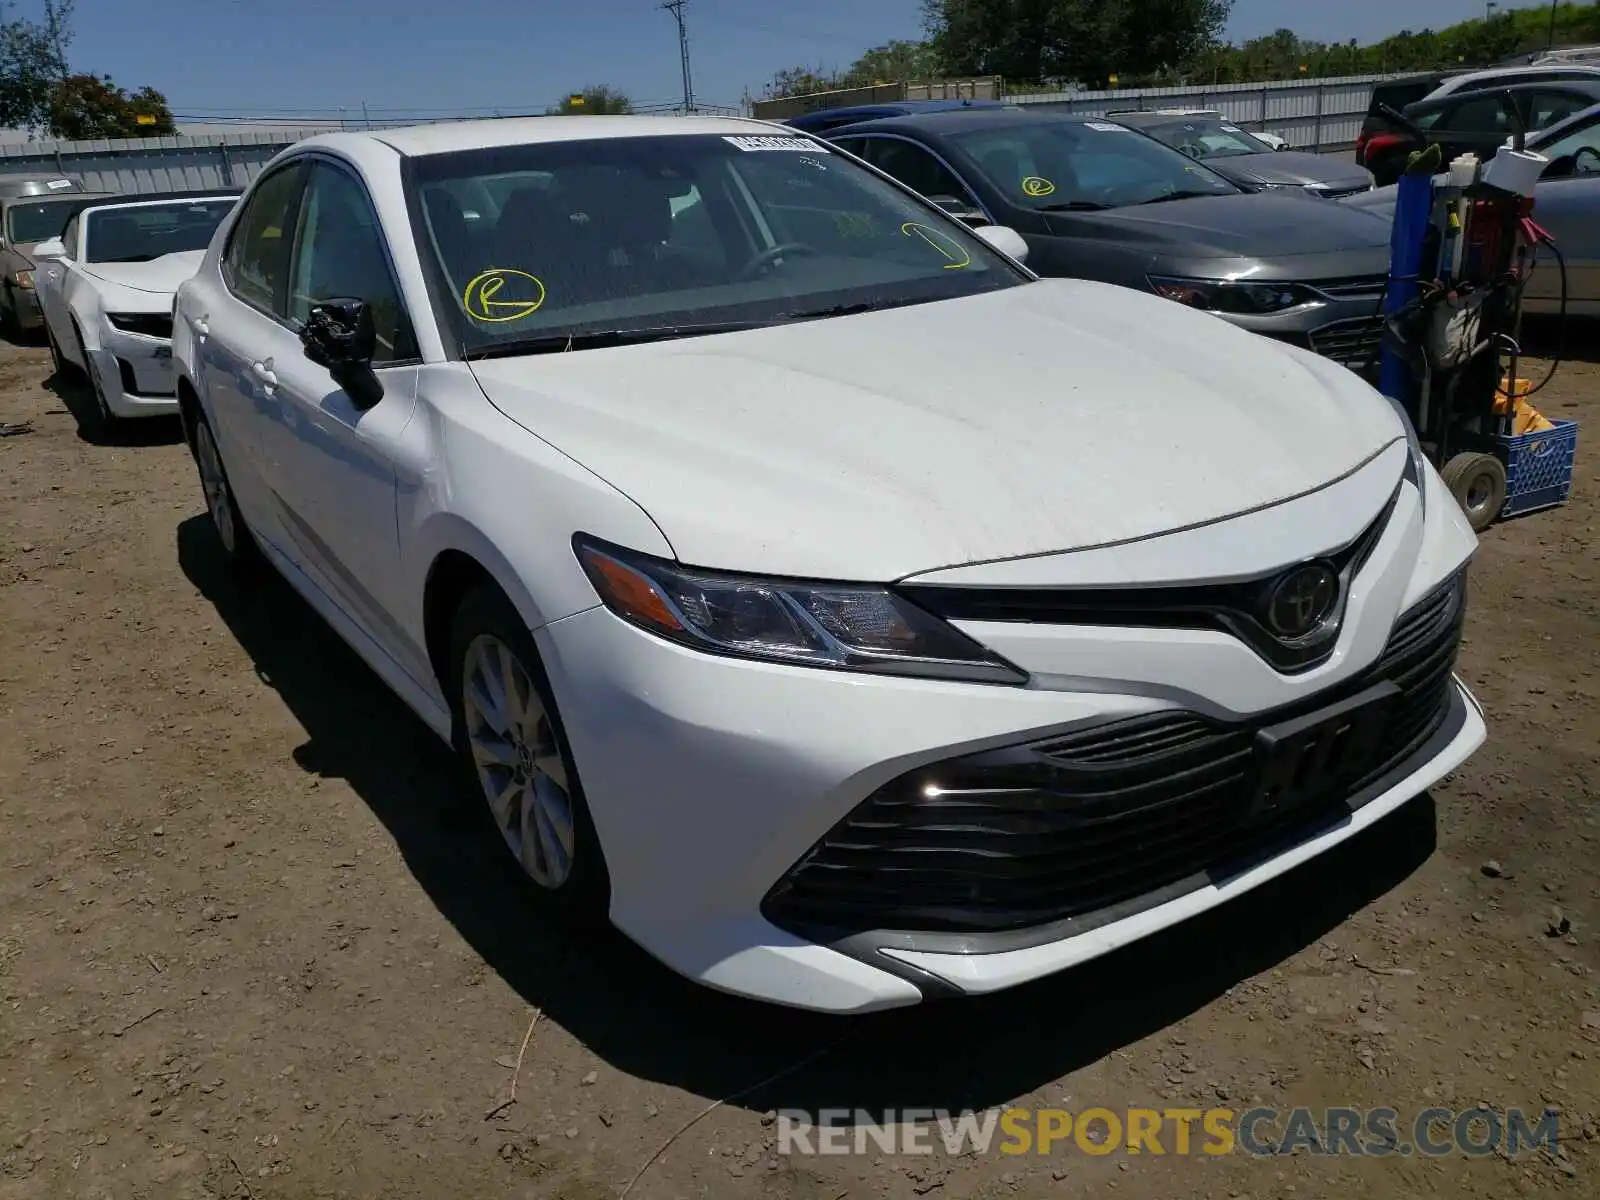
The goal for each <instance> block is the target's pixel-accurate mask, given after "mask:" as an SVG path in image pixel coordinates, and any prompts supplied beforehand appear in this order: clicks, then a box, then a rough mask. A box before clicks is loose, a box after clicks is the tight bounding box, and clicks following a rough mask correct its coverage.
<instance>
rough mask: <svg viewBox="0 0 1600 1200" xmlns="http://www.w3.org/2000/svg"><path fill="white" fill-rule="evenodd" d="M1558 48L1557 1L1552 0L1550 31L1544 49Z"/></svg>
mask: <svg viewBox="0 0 1600 1200" xmlns="http://www.w3.org/2000/svg"><path fill="white" fill-rule="evenodd" d="M1555 47H1556V0H1550V31H1549V33H1548V34H1547V35H1546V36H1545V40H1544V48H1545V49H1546V50H1554V49H1555Z"/></svg>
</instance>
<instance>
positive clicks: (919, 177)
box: [866, 138, 978, 207]
mask: <svg viewBox="0 0 1600 1200" xmlns="http://www.w3.org/2000/svg"><path fill="white" fill-rule="evenodd" d="M866 159H867V161H868V162H870V163H871V164H872V165H873V166H875V167H877V168H878V170H880V171H882V172H884V173H885V174H887V175H893V176H894V177H895V178H896V179H898V180H899V181H900V182H901V183H903V184H905V185H906V186H907V187H908V188H910V189H911V190H912V191H914V192H920V193H921V194H922V195H923V196H926V197H929V198H932V197H934V196H949V197H951V198H952V199H955V200H960V201H962V202H964V203H967V204H971V205H972V206H973V207H977V203H978V202H977V200H976V199H975V198H974V197H973V195H972V192H971V191H970V190H968V188H967V185H966V184H964V183H962V182H961V180H960V179H959V178H957V176H956V175H955V173H954V172H952V171H951V170H950V168H948V167H946V166H945V165H944V164H943V163H942V162H940V161H939V160H938V159H937V158H935V157H934V156H933V155H932V154H929V153H928V152H927V151H926V150H924V149H923V148H922V147H921V146H914V145H912V144H911V143H910V142H904V141H901V140H900V139H899V138H868V139H867V150H866Z"/></svg>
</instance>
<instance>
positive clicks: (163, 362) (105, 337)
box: [89, 323, 178, 417]
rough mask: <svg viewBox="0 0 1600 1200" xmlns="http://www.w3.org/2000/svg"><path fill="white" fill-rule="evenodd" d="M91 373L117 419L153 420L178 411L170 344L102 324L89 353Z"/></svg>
mask: <svg viewBox="0 0 1600 1200" xmlns="http://www.w3.org/2000/svg"><path fill="white" fill-rule="evenodd" d="M89 358H90V360H91V362H92V363H93V367H94V372H95V374H96V375H97V376H98V377H99V380H100V387H101V390H102V392H103V394H104V395H105V398H106V407H107V408H109V409H110V410H111V412H112V415H113V416H117V417H157V416H166V415H169V414H172V413H175V412H177V411H178V397H177V390H176V389H177V376H176V375H175V374H174V373H173V369H172V342H171V341H170V340H169V339H166V338H155V337H147V336H145V335H143V334H137V333H127V332H124V331H123V330H120V329H116V328H114V327H111V326H110V325H109V324H106V323H102V326H101V329H100V346H99V348H97V349H95V350H91V351H90V352H89Z"/></svg>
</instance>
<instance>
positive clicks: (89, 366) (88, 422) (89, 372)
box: [72, 324, 117, 440]
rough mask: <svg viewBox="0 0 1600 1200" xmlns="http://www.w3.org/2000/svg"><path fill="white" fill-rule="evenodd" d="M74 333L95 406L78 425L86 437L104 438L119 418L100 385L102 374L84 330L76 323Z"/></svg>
mask: <svg viewBox="0 0 1600 1200" xmlns="http://www.w3.org/2000/svg"><path fill="white" fill-rule="evenodd" d="M72 333H73V336H74V337H76V338H77V339H78V358H79V360H80V361H81V362H82V363H83V374H84V378H86V379H87V380H88V381H89V392H90V397H91V399H92V400H93V401H94V407H93V408H92V409H91V410H90V412H89V413H88V415H87V416H86V418H85V419H84V420H81V421H79V423H78V425H79V428H80V429H82V431H83V435H84V436H85V437H87V438H89V439H91V440H95V439H99V438H103V437H105V436H106V435H107V434H108V433H110V432H111V431H112V429H114V428H115V427H116V424H117V418H116V416H115V415H114V414H113V413H112V411H111V406H110V405H109V404H107V403H106V393H105V389H104V388H102V387H101V386H100V376H99V373H98V372H96V371H95V369H94V359H92V358H90V357H89V347H88V346H86V345H85V344H84V341H83V330H81V329H79V328H78V327H77V325H76V324H74V325H73V327H72Z"/></svg>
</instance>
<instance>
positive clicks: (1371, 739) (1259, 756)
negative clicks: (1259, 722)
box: [1248, 680, 1400, 822]
mask: <svg viewBox="0 0 1600 1200" xmlns="http://www.w3.org/2000/svg"><path fill="white" fill-rule="evenodd" d="M1399 696H1400V688H1399V687H1398V686H1397V685H1396V684H1394V683H1392V682H1389V681H1387V680H1386V681H1384V682H1383V683H1378V684H1374V685H1373V686H1372V687H1370V688H1367V689H1366V690H1365V691H1362V692H1359V693H1357V694H1356V695H1354V696H1351V697H1350V698H1348V699H1346V700H1341V701H1340V702H1339V703H1337V704H1332V705H1329V706H1328V707H1327V708H1321V709H1318V710H1317V711H1316V712H1312V713H1307V714H1306V715H1305V716H1303V717H1296V718H1294V719H1293V720H1290V721H1283V722H1280V723H1279V724H1277V725H1269V726H1267V728H1265V729H1262V730H1260V731H1258V732H1257V733H1256V738H1255V786H1254V788H1253V789H1252V796H1251V800H1250V807H1249V811H1248V819H1249V820H1251V821H1252V822H1254V821H1262V820H1270V819H1271V818H1272V817H1273V816H1274V815H1276V814H1278V813H1280V812H1283V811H1285V810H1287V809H1289V808H1291V807H1299V806H1300V804H1301V803H1304V802H1307V801H1310V800H1313V799H1317V798H1321V797H1324V796H1325V795H1326V793H1327V792H1328V790H1329V789H1330V788H1331V787H1332V786H1334V785H1335V784H1336V783H1338V782H1339V781H1340V780H1346V781H1350V782H1354V780H1355V775H1356V774H1359V773H1360V772H1359V771H1358V770H1357V768H1358V767H1360V766H1365V765H1368V764H1371V763H1372V762H1373V761H1374V760H1375V758H1376V757H1377V751H1378V745H1379V743H1380V741H1381V740H1382V738H1383V732H1384V727H1385V725H1386V724H1387V722H1388V719H1389V715H1390V713H1391V712H1392V710H1393V708H1394V702H1395V700H1396V699H1397V698H1398V697H1399Z"/></svg>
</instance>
